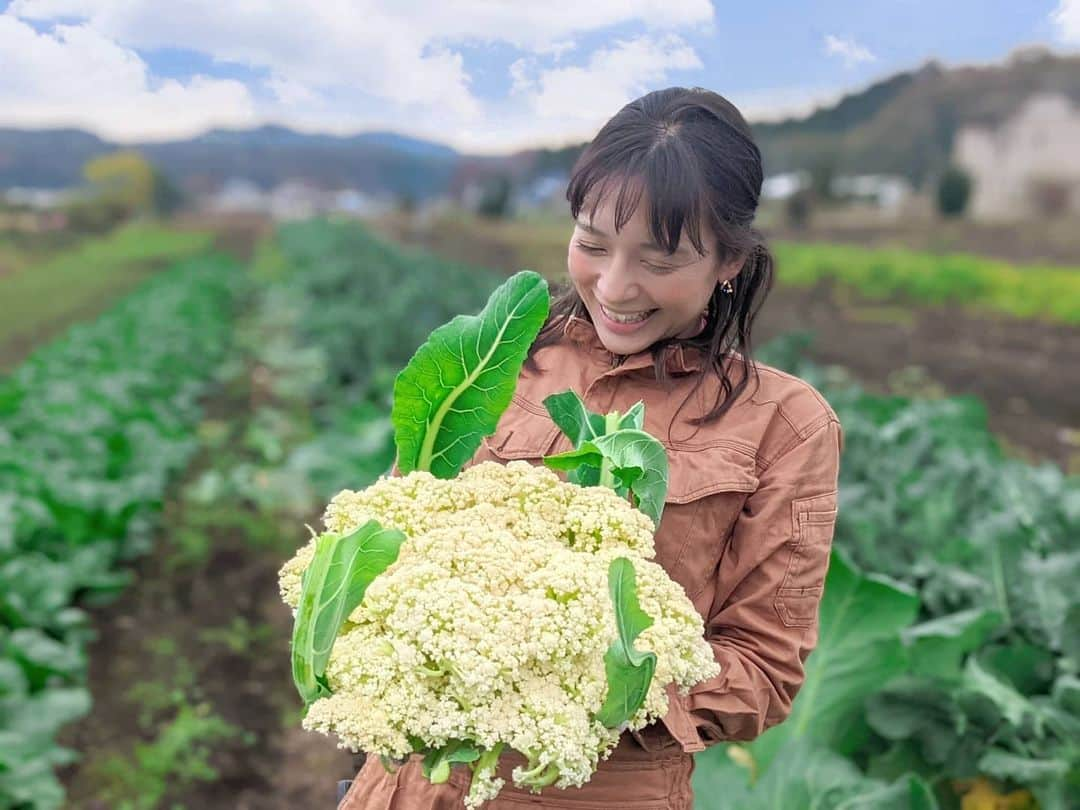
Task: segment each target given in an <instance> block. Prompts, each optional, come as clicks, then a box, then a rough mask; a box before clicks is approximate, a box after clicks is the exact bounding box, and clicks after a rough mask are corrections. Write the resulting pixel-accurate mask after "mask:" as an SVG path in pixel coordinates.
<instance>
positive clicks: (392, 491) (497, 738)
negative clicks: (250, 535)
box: [279, 461, 719, 807]
mask: <svg viewBox="0 0 1080 810" xmlns="http://www.w3.org/2000/svg"><path fill="white" fill-rule="evenodd" d="M323 519H324V523H325V525H326V528H327V530H328V531H333V532H339V533H347V532H350V531H353V530H354V529H356V528H357V527H359V526H361V525H363V524H364V523H365V522H367V521H368V520H370V519H375V520H377V521H378V522H379V523H380V524H381V525H383V526H384V527H387V528H396V529H399V530H401V531H402V532H403V533H404V534H405V535H406V540H405V541H404V543H403V544H402V546H401V549H400V552H399V555H398V558H397V560H396V561H395V562H394V563H393V564H392V565H390V566H389V567H388V568H387V569H386V570H385V571H384V572H383V573H382V574H380V575H379V576H378V577H377V578H376V579H375V580H374V581H373V582H372V583H371V585H370V586H369V587H368V589H367V591H366V593H365V595H364V599H363V601H362V602H361V604H360V605H359V606H358V607H357V608H356V609H355V610H354V611H353V612H352V613H351V614H350V616H349V617H348V621H347V622H346V623H345V624H344V626H343V627H342V629H341V631H340V632H339V634H338V637H337V640H336V642H335V644H334V647H333V650H332V652H331V654H330V660H329V662H328V664H327V670H326V677H327V680H328V682H329V685H330V688H331V690H332V692H333V694H332V695H330V696H329V697H325V698H321V699H319V700H317V701H315V703H313V704H312V705H311V707H310V709H309V711H308V713H307V716H306V717H305V718H304V721H303V724H304V727H305V728H307V729H309V730H315V731H320V732H323V733H327V734H331V733H332V734H336V735H337V736H338V738H339V740H340V743H339V744H340V746H341V747H348V748H352V749H354V750H358V749H362V750H365V751H370V752H377V753H379V754H382V755H386V756H390V757H394V758H401V757H404V756H407V755H408V754H409V753H410V751H411V750H412V745H411V743H410V740H409V738H410V737H414V738H415V737H420V738H422V739H423V740H425V742H426V743H427V744H429V745H430V746H432V747H437V746H441V745H444V744H445V743H446V742H447V741H449V740H451V739H470V740H474V741H475V742H477V743H478V744H480V745H482V746H484V747H485V748H491V747H494V746H495V745H497V744H499V743H503V744H505V745H509V746H510V747H512V748H514V749H516V750H518V751H520V752H522V753H523V754H525V755H526V756H528V757H529V758H530V761H531V762H536V763H539V764H540V765H551V764H553V765H555V766H557V767H558V769H559V779H558V781H557V782H555V784H556V786H557V787H568V786H571V785H574V786H580V785H582V784H584V783H585V782H586V781H587V780H588V779H589V778H590V777H591V776H592V773H593V772H594V771H595V769H596V764H597V761H598V759H599V758H600V757H601V756H603V757H605V758H606V756H607V754H608V753H609V752H610V749H611V748H612V747H613V746H614V745H615V743H616V742H617V741H618V737H619V732H618V730H615V729H608V728H605V727H604V726H603V725H602V724H601V723H600V722H598V721H597V720H595V719H594V717H593V715H594V714H595V712H597V711H598V710H599V708H600V706H601V705H602V704H603V701H604V698H605V696H606V694H607V679H606V674H605V669H604V653H605V652H606V651H607V649H608V647H609V645H610V644H611V642H612V640H613V639H614V638H615V637H616V633H617V631H616V626H615V611H614V608H613V606H612V604H611V599H610V596H609V593H608V566H609V565H610V563H611V561H612V560H613V559H614V558H616V557H627V558H629V559H630V560H631V562H632V563H633V565H634V569H635V573H636V582H637V595H638V601H639V604H640V606H641V609H642V610H644V611H645V612H646V613H647V614H648V615H649V616H651V617H652V618H653V624H652V626H650V627H649V628H648V629H646V630H645V631H644V632H643V633H642V634H641V635H640V636H639V637H638V639H637V642H636V646H637V647H638V648H639V649H642V650H651V651H653V652H655V653H656V656H657V664H656V672H655V676H654V678H653V681H652V685H651V686H650V689H649V692H648V695H647V697H646V700H645V702H644V704H643V705H642V706H641V708H640V709H639V710H638V712H637V713H636V714H635V715H634V716H633V717H632V718H631V719H630V721H629V724H628V726H629V728H631V729H639V728H641V727H643V726H645V725H647V724H648V723H650V722H653V721H654V720H656V719H658V718H659V717H662V716H663V715H664V714H665V713H666V712H667V709H668V706H667V694H666V692H665V686H666V684H668V683H670V682H675V683H676V685H677V686H678V687H679V688H680V689H682V690H684V692H685V690H686V689H689V687H690V686H692V685H693V684H695V683H697V682H699V681H701V680H704V679H706V678H710V677H713V676H715V675H716V674H717V673H718V672H719V666H718V664H717V663H716V661H715V659H714V657H713V654H712V650H711V648H710V646H709V645H708V643H707V642H706V641H705V640H704V639H703V637H702V623H701V617H700V615H699V614H698V613H697V611H696V610H695V608H694V606H693V604H692V603H691V602H690V600H689V599H688V598H687V596H686V593H685V592H684V591H683V589H682V587H681V586H680V585H679V584H678V583H676V582H674V581H673V580H671V578H670V577H669V576H668V575H667V572H666V571H665V570H664V569H663V568H662V567H661V566H660V565H659V564H657V563H656V562H654V561H653V560H652V558H653V557H654V556H655V551H654V547H653V530H654V527H653V523H652V520H651V519H650V518H649V517H648V516H646V515H645V514H643V513H642V512H639V511H638V510H637V509H635V508H633V507H632V506H631V505H630V504H629V503H628V502H627V501H626V500H624V499H623V498H622V497H620V496H619V495H617V494H616V493H615V492H614V490H611V489H608V488H606V487H581V486H578V485H576V484H570V483H567V482H565V481H563V480H562V479H560V478H559V477H558V476H557V475H556V474H555V473H554V472H552V471H551V470H549V469H547V468H545V467H538V466H534V465H532V464H530V463H528V462H526V461H512V462H510V463H509V464H506V465H502V464H497V463H494V462H484V463H481V464H478V465H476V466H474V467H470V468H468V469H466V470H464V471H463V472H462V473H461V474H460V475H459V476H458V477H457V478H454V479H450V480H444V479H438V478H435V477H434V476H432V475H431V474H430V473H427V472H423V471H417V472H413V473H410V474H409V475H406V476H403V477H393V478H381V479H379V480H378V481H377V482H376V483H374V484H373V485H371V486H370V487H367V488H366V489H363V490H359V491H352V490H345V491H343V492H340V493H339V494H338V495H337V496H335V497H334V498H333V500H332V501H331V502H330V504H329V506H328V507H327V509H326V513H325V515H324V518H323ZM314 551H315V540H314V539H313V540H312V541H311V542H309V543H308V544H307V545H306V546H304V547H302V548H301V549H300V550H299V551H298V552H297V553H296V555H295V556H294V557H293V558H292V559H291V560H289V561H288V562H287V563H286V564H285V565H284V566H283V567H282V569H281V571H280V575H279V584H280V588H281V594H282V597H283V598H284V600H285V602H286V603H287V604H288V605H290V606H291V607H292V608H293V609H294V611H295V609H296V607H297V605H298V603H299V599H300V592H301V577H302V576H303V572H304V570H305V569H306V568H307V566H308V564H309V563H310V561H311V559H312V557H313V555H314ZM480 776H481V774H480V772H479V771H478V772H477V773H476V774H475V775H474V778H473V783H474V784H473V786H472V788H471V789H470V793H469V797H468V799H467V801H466V804H467V805H468V806H470V807H476V806H478V805H479V803H480V802H482V801H483V800H484V799H487V798H491V797H493V796H494V795H495V794H496V793H497V792H498V790H499V788H500V787H501V781H500V780H493V779H491V777H490V774H485V776H486V779H480V778H478V777H480ZM517 777H518V772H517V771H516V770H515V781H516V779H517ZM496 783H498V784H496Z"/></svg>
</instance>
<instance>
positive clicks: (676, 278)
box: [533, 87, 773, 421]
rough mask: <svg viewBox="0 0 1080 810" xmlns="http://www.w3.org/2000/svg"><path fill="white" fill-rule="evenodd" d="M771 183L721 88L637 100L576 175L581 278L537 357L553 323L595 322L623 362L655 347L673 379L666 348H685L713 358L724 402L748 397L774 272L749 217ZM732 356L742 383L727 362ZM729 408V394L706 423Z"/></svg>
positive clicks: (575, 242) (574, 256) (570, 265)
mask: <svg viewBox="0 0 1080 810" xmlns="http://www.w3.org/2000/svg"><path fill="white" fill-rule="evenodd" d="M762 180H763V173H762V166H761V153H760V151H759V150H758V147H757V145H756V144H755V143H754V141H753V139H752V137H751V134H750V128H749V126H748V125H747V124H746V122H745V120H744V119H743V117H742V115H741V114H740V113H739V111H738V110H737V109H736V108H735V107H734V105H732V104H731V103H730V102H729V101H727V99H725V98H724V97H723V96H720V95H718V94H716V93H713V92H710V91H707V90H704V89H701V88H694V89H687V88H682V87H671V88H667V89H666V90H658V91H656V92H653V93H649V94H648V95H646V96H643V97H642V98H640V99H638V100H637V101H634V102H632V103H630V104H628V105H626V107H624V108H623V109H622V110H621V111H620V112H619V113H618V114H616V115H615V116H614V117H613V118H612V119H611V120H610V121H608V123H607V124H605V125H604V127H603V128H602V129H601V130H600V132H599V133H598V134H597V136H596V138H595V139H594V140H593V142H592V143H591V144H590V145H589V147H588V148H586V149H585V151H584V152H583V153H582V155H581V157H580V158H579V160H578V162H577V165H575V167H574V170H573V172H572V175H571V178H570V183H569V185H568V187H567V191H566V197H567V200H568V201H569V203H570V213H571V215H572V216H573V218H574V224H575V227H574V234H573V237H572V239H571V240H570V244H569V249H568V253H567V269H568V271H569V275H570V280H571V285H570V286H569V287H568V288H567V289H566V290H564V291H563V292H562V293H561V294H560V295H558V296H557V297H556V299H555V301H554V303H553V305H552V319H551V322H550V323H549V328H545V330H544V331H543V332H541V334H540V337H539V338H538V339H537V342H536V344H534V350H533V351H534V353H535V351H536V350H538V349H540V348H543V347H544V346H547V345H550V344H551V343H553V342H555V341H557V340H558V339H559V334H558V330H556V329H554V328H550V327H551V326H552V325H553V324H554V323H556V322H560V321H564V320H565V319H566V318H568V317H572V316H577V317H586V316H587V317H588V319H589V321H590V322H591V323H592V325H593V326H594V327H595V328H596V331H597V334H598V336H599V338H600V341H601V342H602V343H603V345H604V347H605V348H606V349H607V350H608V351H609V352H611V354H612V355H614V357H615V362H616V363H619V362H622V358H625V357H628V356H630V355H633V354H635V353H638V352H641V351H644V350H646V349H650V350H651V351H652V353H653V357H654V367H655V369H656V373H657V377H658V378H660V379H663V378H664V376H665V371H664V363H663V362H662V361H661V356H662V355H663V354H664V353H665V352H666V351H669V350H670V349H672V348H675V347H676V346H677V345H679V344H682V345H684V346H685V347H689V348H692V349H694V350H699V351H702V352H703V353H704V354H705V356H706V357H708V358H709V361H710V362H709V363H708V365H709V367H710V370H711V371H715V372H716V373H717V374H719V375H720V377H721V379H722V381H723V384H722V392H723V399H724V400H726V403H730V402H731V401H733V400H734V399H736V398H737V397H738V396H739V394H740V393H741V392H742V391H743V390H744V389H745V388H746V386H747V384H748V381H749V378H750V376H751V374H752V373H753V369H754V366H753V363H752V361H751V359H750V357H749V353H750V327H751V324H752V321H753V319H754V317H755V316H756V314H757V311H758V310H759V309H760V307H761V304H762V303H763V301H764V296H765V295H766V294H767V293H768V291H769V289H770V288H771V286H772V279H773V259H772V255H771V253H770V252H769V250H768V248H767V247H766V246H765V244H764V239H763V237H762V235H761V234H760V233H759V232H758V231H757V230H756V229H754V228H753V227H752V225H751V223H752V222H753V219H754V214H755V212H756V210H757V205H758V199H759V196H760V193H761V185H762ZM613 191H614V192H616V193H612V192H613ZM733 350H734V351H735V352H737V353H738V355H739V356H740V357H741V358H742V373H741V378H740V379H739V381H738V382H735V381H734V380H732V379H731V378H730V377H729V376H728V373H727V371H726V367H725V365H726V364H725V362H724V359H725V357H729V356H730V353H731V352H732V351H733ZM707 373H708V371H707V372H705V373H703V374H701V375H700V376H699V382H700V381H701V380H703V379H704V377H705V376H706V374H707ZM726 403H725V402H721V401H720V400H719V398H718V400H717V402H715V403H714V407H713V408H712V409H711V410H710V411H709V413H708V414H706V415H705V419H706V421H711V420H713V419H716V418H719V416H721V415H722V414H723V413H724V411H725V410H726V409H727V408H728V407H730V406H729V405H728V404H726Z"/></svg>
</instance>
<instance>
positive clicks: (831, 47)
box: [825, 34, 877, 67]
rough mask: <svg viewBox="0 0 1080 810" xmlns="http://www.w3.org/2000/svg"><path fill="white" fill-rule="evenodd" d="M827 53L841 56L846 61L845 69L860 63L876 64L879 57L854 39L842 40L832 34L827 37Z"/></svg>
mask: <svg viewBox="0 0 1080 810" xmlns="http://www.w3.org/2000/svg"><path fill="white" fill-rule="evenodd" d="M825 53H827V54H828V55H829V56H834V55H835V56H839V57H841V58H842V59H843V60H844V67H854V66H855V65H857V64H859V63H860V62H876V61H877V57H876V56H874V54H872V53H870V51H869V50H867V49H866V48H864V47H863V46H862V45H859V44H858V43H857V42H855V40H853V39H840V37H836V36H833V35H832V34H826V35H825Z"/></svg>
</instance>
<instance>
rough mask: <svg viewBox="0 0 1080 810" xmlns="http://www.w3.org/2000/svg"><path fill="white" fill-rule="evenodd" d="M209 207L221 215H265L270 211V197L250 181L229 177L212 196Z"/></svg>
mask: <svg viewBox="0 0 1080 810" xmlns="http://www.w3.org/2000/svg"><path fill="white" fill-rule="evenodd" d="M209 207H210V208H211V209H212V210H214V211H216V212H218V213H222V214H236V213H266V212H267V211H268V210H269V209H270V196H269V195H268V194H266V193H265V192H263V191H262V190H261V189H260V188H259V187H258V186H257V185H255V184H254V183H252V182H251V181H250V180H245V179H243V178H241V177H230V178H229V179H228V180H226V181H225V183H224V184H223V185H222V186H221V188H220V189H218V191H217V193H216V194H214V195H212V197H211V199H210V201H209Z"/></svg>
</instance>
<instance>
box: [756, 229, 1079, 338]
mask: <svg viewBox="0 0 1080 810" xmlns="http://www.w3.org/2000/svg"><path fill="white" fill-rule="evenodd" d="M772 247H773V251H774V253H775V255H776V258H777V264H778V268H779V269H778V273H777V276H778V277H777V281H778V283H780V284H783V285H786V286H794V287H812V286H814V285H815V284H817V283H818V282H819V281H823V280H826V279H829V280H832V281H835V282H838V283H839V284H842V285H844V286H845V287H848V288H851V289H853V290H855V291H856V292H858V293H859V294H860V295H862V296H864V297H866V298H867V299H870V300H872V301H886V300H887V301H894V302H895V301H908V302H911V303H915V304H928V305H931V306H933V305H941V304H954V305H958V306H961V307H963V308H964V309H966V310H969V311H971V312H972V313H973V314H980V313H982V314H985V313H1001V314H1005V315H1011V316H1014V317H1017V318H1033V319H1037V320H1044V321H1050V322H1054V323H1064V324H1080V268H1077V269H1073V268H1061V267H1054V266H1049V265H1035V264H1032V265H1016V264H1010V263H1008V262H1002V261H997V260H995V259H987V258H983V257H980V256H973V255H970V254H966V253H943V254H938V253H920V252H916V251H911V250H895V249H880V248H876V249H875V248H862V247H855V246H851V245H829V244H799V243H794V242H777V243H774V244H773V246H772Z"/></svg>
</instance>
